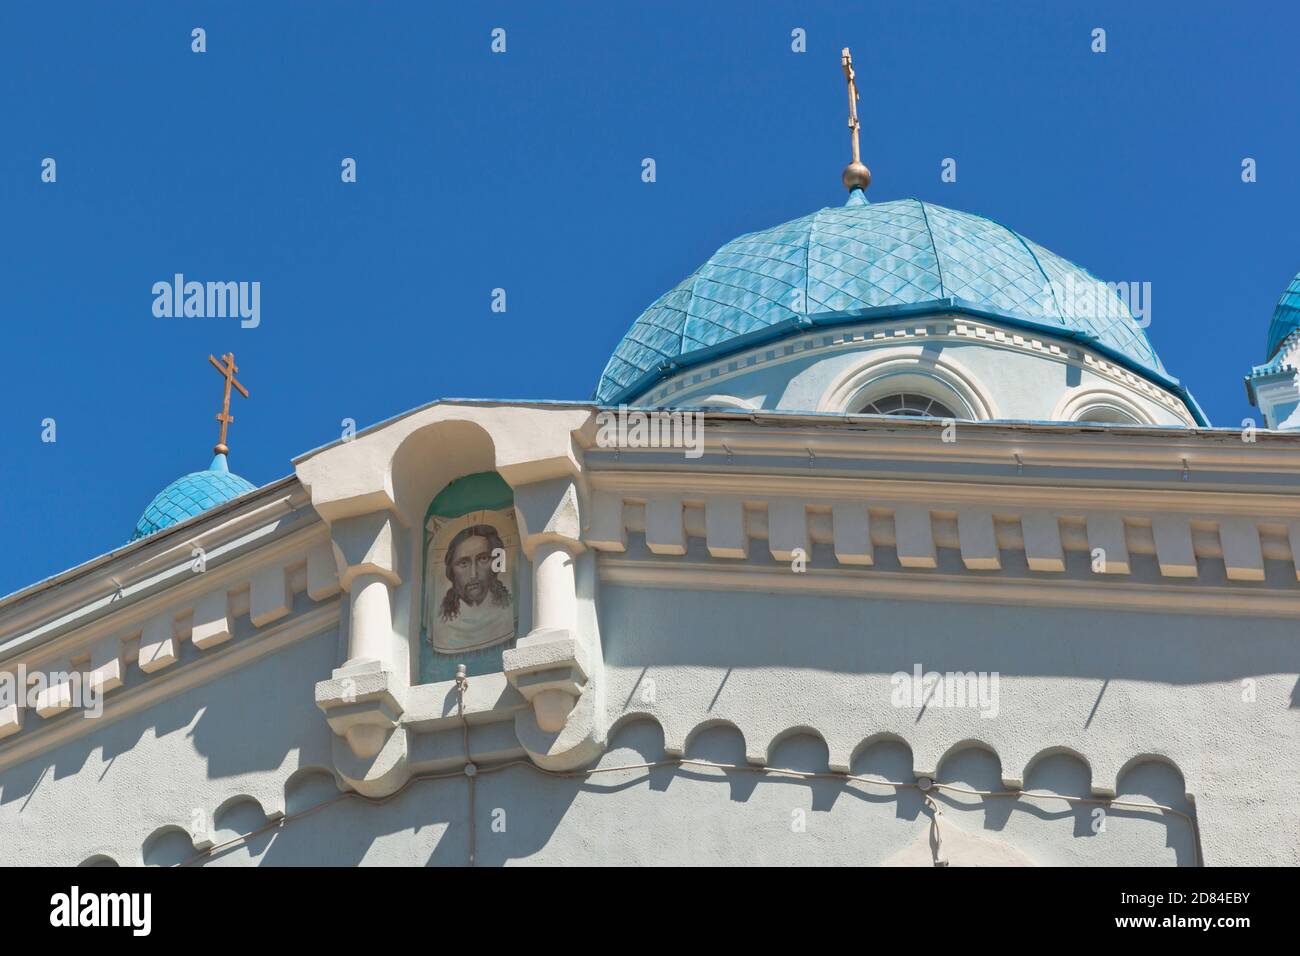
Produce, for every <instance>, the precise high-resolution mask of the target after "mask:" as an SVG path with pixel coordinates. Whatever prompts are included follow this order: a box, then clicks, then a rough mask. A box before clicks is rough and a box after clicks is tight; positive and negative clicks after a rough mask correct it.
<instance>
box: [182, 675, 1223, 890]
mask: <svg viewBox="0 0 1300 956" xmlns="http://www.w3.org/2000/svg"><path fill="white" fill-rule="evenodd" d="M466 683H468V682H466ZM458 715H459V716H460V719H461V726H462V729H463V739H464V743H465V754H466V768H465V769H464V770H460V771H451V772H430V773H423V774H413V775H412V776H411V777H410V778H408V779H407V781H406V782H405V783H404V784H402V786H400V787H398V788H397V789H396V790H394V791H393V792H392V793H390V794H388V795H387V796H384V797H368V796H366V795H364V794H361V793H357V792H356V791H355V790H345V791H343V792H341V793H339V794H337V795H335V796H333V797H330V798H329V799H328V800H324V801H322V802H320V803H318V804H316V805H315V806H312V807H308V808H307V809H305V810H300V811H298V812H296V813H291V814H285V815H284V816H281V817H278V818H277V819H275V820H273V821H271V822H270V823H268V824H266V825H265V826H262V827H258V828H257V829H255V830H252V831H250V832H249V833H246V834H242V835H240V836H237V837H235V838H233V839H231V840H227V841H226V842H225V843H219V844H215V845H213V846H211V847H208V848H207V849H205V850H200V851H199V852H198V853H196V854H195V855H194V856H192V857H190V858H189V859H188V860H184V861H182V862H181V863H179V864H176V865H177V866H192V865H194V864H196V863H199V862H202V861H203V860H205V859H209V858H211V857H213V856H215V855H216V854H217V853H218V852H221V851H224V850H227V849H230V848H233V847H236V846H239V845H240V844H243V843H246V842H247V841H249V840H251V839H252V838H253V837H256V836H259V835H260V834H262V833H266V832H268V831H270V830H277V829H280V828H281V827H283V826H285V825H286V824H288V823H290V822H292V821H294V820H300V819H302V818H303V817H307V816H310V815H311V814H313V813H316V812H317V811H319V810H323V809H324V808H326V807H328V806H331V805H332V804H335V803H338V802H339V801H341V800H349V799H356V800H361V801H363V802H365V803H369V804H373V805H375V806H380V805H383V804H385V803H387V802H388V801H390V800H394V799H396V798H397V797H399V796H400V795H401V794H402V793H403V792H405V790H406V788H407V787H409V786H411V785H412V784H415V783H420V782H423V781H426V780H450V779H454V778H456V777H466V776H468V777H469V793H470V804H469V825H470V834H469V865H470V866H473V865H474V854H475V840H474V781H475V778H476V777H477V776H478V774H485V773H498V772H500V771H502V770H508V769H509V768H511V767H527V768H529V769H530V770H533V771H535V772H537V773H540V774H543V775H544V776H548V777H556V778H559V779H569V780H572V779H589V778H591V777H594V776H597V775H598V774H603V773H626V772H627V771H630V770H647V771H648V770H657V769H661V768H664V767H678V768H680V767H704V768H707V769H710V770H724V771H728V770H729V771H744V772H749V773H759V774H765V775H766V774H770V775H772V776H785V777H795V778H797V779H800V780H837V781H840V782H842V783H849V782H852V783H860V784H866V785H868V786H877V787H884V788H887V789H892V790H894V791H895V792H898V791H902V790H917V791H919V792H920V793H921V795H922V797H923V798H924V799H925V802H926V805H927V807H928V808H929V809H930V811H931V814H932V816H931V827H932V834H933V836H934V838H935V849H934V853H935V865H936V866H947V865H948V864H947V861H946V860H943V859H942V857H941V853H940V845H941V835H940V833H939V821H938V816H939V806H938V804H937V803H935V802H934V800H933V799H932V798H931V797H930V796H929V794H928V793H927V791H928V790H939V791H945V792H948V793H959V794H963V795H966V796H973V797H995V798H1015V799H1024V798H1028V799H1031V800H1064V801H1065V802H1067V803H1070V804H1076V803H1077V804H1091V805H1096V806H1102V807H1120V808H1124V809H1134V810H1144V811H1148V812H1149V811H1152V810H1159V811H1161V812H1162V813H1169V814H1173V815H1174V816H1177V817H1182V818H1183V819H1184V820H1186V821H1187V823H1188V825H1189V826H1190V828H1191V831H1192V836H1193V840H1192V851H1193V854H1194V858H1195V861H1196V863H1195V865H1196V866H1202V865H1203V863H1202V861H1201V833H1200V828H1199V826H1198V825H1197V822H1196V817H1195V816H1193V815H1191V814H1187V813H1183V812H1182V811H1181V810H1177V809H1175V808H1174V807H1169V806H1165V805H1163V804H1159V803H1139V802H1137V801H1133V800H1112V799H1107V798H1099V797H1076V796H1071V795H1069V794H1063V793H1046V792H1038V791H1034V790H974V789H971V788H968V787H960V786H956V785H954V784H949V783H938V782H932V783H930V784H929V785H928V786H927V787H923V786H921V784H919V783H900V782H896V781H891V780H876V779H874V778H872V777H864V776H861V775H860V774H852V773H838V772H835V771H819V770H788V769H785V768H782V767H756V766H750V765H748V764H726V763H715V762H714V761H711V760H699V759H696V758H692V757H670V758H668V759H666V760H655V761H651V762H649V763H635V764H624V765H620V766H617V767H592V768H589V769H585V770H548V769H546V768H545V767H539V766H537V765H536V764H535V763H533V762H532V761H531V760H526V759H523V758H516V759H514V760H506V761H502V762H501V763H498V764H493V765H491V766H489V767H477V766H475V765H474V764H473V763H472V762H471V761H470V760H469V724H468V722H467V721H466V720H465V715H464V690H463V689H462V690H461V691H460V701H459V704H458ZM470 767H473V768H474V770H473V772H472V773H471V772H469V768H470Z"/></svg>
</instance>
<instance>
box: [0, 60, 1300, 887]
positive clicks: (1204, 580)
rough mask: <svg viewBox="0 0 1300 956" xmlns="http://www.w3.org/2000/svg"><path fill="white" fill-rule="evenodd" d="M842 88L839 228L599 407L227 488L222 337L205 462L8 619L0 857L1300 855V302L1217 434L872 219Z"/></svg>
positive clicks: (387, 427)
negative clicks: (1242, 416)
mask: <svg viewBox="0 0 1300 956" xmlns="http://www.w3.org/2000/svg"><path fill="white" fill-rule="evenodd" d="M842 65H843V67H844V71H845V76H846V79H847V81H848V86H849V104H850V111H851V118H850V128H851V130H852V142H853V162H852V163H851V164H850V165H849V166H848V167H847V168H846V169H845V171H844V176H843V180H844V185H845V186H846V187H847V201H844V202H843V204H842V205H841V204H838V203H839V202H841V201H842V199H843V195H844V194H842V193H841V200H834V202H835V203H836V204H834V205H830V206H828V207H827V208H823V209H820V210H817V211H813V212H811V213H808V214H807V215H802V216H800V217H798V218H794V219H791V220H790V221H788V222H784V223H781V224H779V225H773V226H771V227H769V228H764V229H760V230H758V231H756V232H752V233H749V234H747V235H743V236H740V237H738V238H734V239H731V240H730V241H728V242H725V243H724V244H723V245H721V247H720V248H719V249H718V251H717V252H716V253H714V255H713V256H711V257H710V258H709V259H708V260H707V261H706V262H704V263H702V264H701V265H700V266H699V268H697V269H696V270H695V271H694V272H693V273H691V275H689V276H687V277H686V278H684V279H682V281H681V282H680V283H678V284H677V285H676V286H674V287H673V288H671V289H669V290H667V291H665V292H664V294H663V295H662V296H661V297H660V298H659V299H657V300H656V301H655V302H653V303H651V304H650V305H649V307H648V308H647V309H646V310H645V311H644V312H643V313H642V314H641V315H640V317H638V318H636V319H635V321H633V322H631V325H630V328H628V329H627V331H626V334H624V335H623V337H622V339H621V340H620V341H618V343H617V345H616V346H614V348H613V351H612V354H611V355H610V358H609V360H608V363H607V364H606V366H605V367H604V369H603V370H599V369H589V370H586V371H585V372H584V370H582V369H575V370H574V373H575V375H584V374H585V375H587V376H588V381H594V383H595V387H594V392H593V394H592V398H591V400H589V401H532V402H524V401H519V402H515V401H461V400H458V401H431V402H430V403H429V404H427V405H425V406H423V407H420V408H416V409H413V410H411V411H407V412H404V413H402V414H398V415H396V416H394V417H393V418H390V419H389V420H387V421H384V422H380V423H378V424H375V425H373V426H371V427H369V428H365V429H362V430H360V431H357V432H356V434H355V435H352V436H348V438H347V439H345V440H340V441H337V442H335V443H333V444H330V445H327V446H324V447H321V448H316V449H312V450H309V451H305V452H303V453H302V454H299V455H298V456H297V457H296V458H294V459H293V460H292V474H290V475H289V476H288V477H286V478H283V479H282V480H279V481H276V482H273V483H271V484H268V485H265V486H262V487H255V486H253V485H252V484H250V483H249V482H247V481H245V480H244V479H242V478H240V477H238V476H237V475H236V474H235V473H234V472H233V471H232V468H237V467H238V461H237V458H238V456H237V454H236V453H235V452H232V451H231V450H230V448H229V447H227V443H228V442H231V443H235V444H237V442H235V437H236V436H227V434H226V424H227V420H228V419H229V412H230V405H231V402H232V401H235V402H239V401H242V400H244V396H246V395H247V391H246V390H245V389H244V385H243V382H244V379H243V378H242V377H241V376H243V374H244V373H243V372H241V370H240V368H239V367H238V366H237V365H236V363H235V358H234V355H233V354H226V355H224V356H222V357H221V358H220V360H218V359H217V358H216V357H215V356H213V357H212V359H211V361H212V364H213V365H215V366H216V368H217V370H218V372H219V373H220V375H221V378H222V379H223V380H224V385H223V388H224V406H223V412H222V416H219V417H221V419H222V424H221V437H220V441H219V442H218V444H217V447H216V449H215V451H214V457H213V458H212V461H211V464H209V465H208V466H207V467H206V468H205V469H203V470H199V471H195V472H193V473H191V474H187V475H184V476H183V477H180V478H178V479H176V480H175V481H173V482H171V483H170V484H167V485H166V487H164V488H163V489H162V491H160V492H158V494H157V495H156V497H154V498H153V500H152V501H150V502H149V503H148V505H147V506H146V507H145V508H144V511H143V513H142V515H141V517H140V520H139V522H138V523H137V525H136V526H135V528H134V529H129V528H123V529H122V541H123V543H122V544H121V545H120V546H118V547H116V548H115V550H112V551H110V552H109V553H107V554H104V555H102V556H100V557H97V558H94V559H92V560H89V561H87V562H86V563H84V564H81V565H79V566H77V567H75V568H72V569H70V570H68V571H65V572H63V573H61V574H59V575H57V576H55V577H52V578H50V579H48V580H46V581H43V582H40V583H39V584H35V585H33V586H31V587H28V588H26V589H25V590H22V591H19V592H17V593H15V594H12V595H10V596H9V597H7V598H4V599H3V600H0V834H3V839H0V863H4V864H6V865H13V864H60V865H77V864H87V865H119V866H138V865H163V866H171V865H184V866H230V865H303V864H308V865H359V864H382V865H412V866H424V865H449V866H464V865H502V864H519V863H526V864H542V865H567V864H595V865H689V864H703V865H749V864H843V865H882V866H926V867H933V866H988V865H1014V866H1098V865H1127V866H1184V867H1195V866H1202V865H1240V866H1255V865H1262V864H1285V865H1296V864H1300V836H1298V835H1300V805H1298V804H1297V801H1296V800H1295V798H1294V796H1293V793H1292V791H1293V789H1294V786H1295V783H1296V781H1297V780H1300V685H1298V683H1297V681H1298V679H1300V430H1296V429H1298V428H1300V388H1297V384H1296V368H1297V364H1296V363H1297V354H1298V353H1300V277H1298V278H1297V279H1296V281H1295V282H1293V283H1292V284H1291V286H1290V288H1288V289H1287V290H1286V292H1285V293H1284V294H1283V296H1282V300H1281V302H1280V303H1279V305H1278V307H1277V310H1276V312H1275V314H1274V315H1273V317H1272V325H1271V326H1270V327H1268V335H1267V343H1268V344H1267V351H1266V353H1265V354H1264V356H1263V359H1264V362H1263V364H1262V365H1260V366H1258V367H1256V368H1254V369H1253V370H1251V371H1250V374H1249V376H1248V377H1247V378H1246V389H1247V392H1248V394H1249V396H1250V398H1251V400H1252V402H1254V403H1255V404H1256V405H1257V406H1258V407H1259V408H1260V410H1261V414H1262V416H1263V421H1261V423H1260V424H1259V427H1258V428H1256V427H1253V426H1251V425H1249V424H1248V425H1246V426H1243V427H1238V425H1237V423H1231V424H1232V427H1230V428H1215V427H1212V426H1211V425H1210V423H1209V422H1208V421H1207V420H1206V418H1205V415H1204V414H1203V413H1202V411H1201V409H1200V408H1199V407H1198V406H1197V404H1196V401H1195V399H1194V398H1193V397H1192V394H1191V392H1190V391H1189V390H1188V388H1187V387H1186V386H1185V385H1184V384H1183V383H1182V382H1180V381H1179V380H1178V379H1177V378H1176V377H1175V376H1174V374H1173V372H1174V371H1176V370H1169V369H1166V368H1165V366H1164V364H1163V363H1162V362H1161V360H1160V357H1159V356H1158V355H1157V354H1156V352H1155V350H1154V348H1153V347H1152V345H1151V342H1150V341H1149V340H1148V338H1147V335H1146V332H1145V330H1144V328H1143V322H1142V321H1141V320H1140V318H1137V317H1135V316H1134V314H1133V310H1132V309H1131V307H1130V304H1129V303H1128V302H1127V301H1126V299H1125V296H1124V294H1123V290H1122V289H1117V287H1116V286H1115V285H1113V284H1107V283H1105V282H1103V281H1101V280H1099V279H1097V278H1095V277H1094V276H1093V275H1092V274H1090V273H1089V272H1088V271H1087V270H1086V269H1085V268H1084V267H1083V266H1081V265H1076V264H1075V263H1072V262H1069V261H1067V260H1066V259H1064V258H1062V257H1060V256H1058V255H1056V254H1054V253H1053V252H1051V251H1050V250H1049V249H1048V248H1047V247H1045V246H1043V245H1039V243H1038V241H1037V240H1038V239H1042V240H1044V241H1047V242H1050V241H1051V237H1049V236H1036V237H1034V238H1033V239H1031V238H1028V237H1026V236H1023V235H1021V234H1020V233H1018V232H1016V231H1014V230H1013V229H1011V228H1008V227H1007V226H1003V225H1000V224H999V223H996V222H993V221H991V220H989V219H985V218H982V217H980V216H976V215H972V214H969V213H965V212H961V211H958V210H954V209H948V208H945V207H943V206H940V205H937V204H935V203H933V202H931V201H929V200H928V199H924V198H897V199H880V200H877V199H875V198H873V199H872V200H870V201H869V200H868V198H867V191H868V186H869V184H870V181H871V176H870V173H869V172H868V171H867V168H866V166H865V165H863V163H862V162H861V159H860V158H859V155H858V142H857V111H856V86H855V81H854V76H853V67H852V61H851V58H850V57H849V56H848V51H847V50H846V51H844V56H843V64H842ZM828 198H829V197H828ZM725 238H726V237H723V236H719V237H718V240H719V241H722V240H723V239H725ZM628 318H629V319H630V318H631V316H629V317H628ZM1267 321H1268V317H1267V316H1260V317H1259V327H1260V331H1261V336H1262V334H1263V332H1264V329H1265V326H1266V324H1267ZM199 360H200V361H201V360H202V356H199ZM248 371H253V370H251V369H249V370H248ZM209 374H210V373H209ZM252 380H253V379H252V377H250V378H249V381H250V383H251V382H252ZM214 384H215V382H214ZM241 393H242V394H241ZM196 444H197V443H196ZM198 450H199V449H198V448H197V447H196V452H197V451H198ZM292 451H293V449H286V456H287V455H288V454H290V453H291V452H292ZM205 460H206V456H204V457H203V458H201V459H199V460H197V461H196V465H197V464H202V463H203V461H205ZM161 477H164V476H160V478H161ZM161 483H162V482H161V481H160V484H161ZM142 491H144V492H145V493H144V494H142V495H141V498H142V501H143V500H145V499H147V498H148V494H147V491H148V490H147V489H142Z"/></svg>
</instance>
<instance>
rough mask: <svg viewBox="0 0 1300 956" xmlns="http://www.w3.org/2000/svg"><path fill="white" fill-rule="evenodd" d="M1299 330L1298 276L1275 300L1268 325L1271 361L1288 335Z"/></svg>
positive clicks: (1269, 356) (1299, 297) (1299, 281)
mask: <svg viewBox="0 0 1300 956" xmlns="http://www.w3.org/2000/svg"><path fill="white" fill-rule="evenodd" d="M1296 329H1300V275H1297V276H1296V277H1295V278H1294V279H1292V280H1291V284H1290V285H1289V286H1287V287H1286V291H1285V292H1283V293H1282V298H1280V299H1278V300H1277V308H1276V309H1274V310H1273V321H1272V322H1270V323H1269V325H1268V355H1267V356H1266V358H1269V359H1271V358H1272V357H1273V356H1274V355H1275V354H1276V353H1277V350H1278V349H1279V348H1281V347H1282V342H1283V341H1284V340H1285V339H1286V337H1287V336H1288V335H1290V334H1291V333H1292V332H1294V331H1295V330H1296Z"/></svg>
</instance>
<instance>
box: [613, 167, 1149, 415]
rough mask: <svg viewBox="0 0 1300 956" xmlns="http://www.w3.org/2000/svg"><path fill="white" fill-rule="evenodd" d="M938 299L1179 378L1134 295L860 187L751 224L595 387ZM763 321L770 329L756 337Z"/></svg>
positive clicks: (945, 214) (629, 385)
mask: <svg viewBox="0 0 1300 956" xmlns="http://www.w3.org/2000/svg"><path fill="white" fill-rule="evenodd" d="M1056 289H1066V290H1070V289H1077V290H1079V293H1083V292H1085V291H1087V292H1092V293H1093V294H1099V293H1100V291H1101V290H1106V294H1107V295H1108V297H1109V300H1110V301H1111V302H1112V303H1113V307H1112V308H1110V309H1109V310H1101V309H1097V308H1087V307H1086V305H1087V303H1088V299H1087V296H1086V295H1084V294H1079V293H1073V294H1074V295H1075V298H1074V299H1073V300H1071V299H1069V298H1066V297H1065V296H1061V297H1060V298H1062V299H1065V301H1059V300H1058V296H1057V294H1056V293H1055V290H1056ZM1098 301H1100V300H1098ZM928 305H933V307H934V309H935V311H941V310H943V309H945V308H953V307H954V306H956V307H962V308H966V309H968V310H975V311H977V312H979V313H981V314H992V315H994V316H1000V317H1004V318H1009V319H1013V320H1017V321H1019V323H1020V324H1022V325H1029V326H1033V327H1040V328H1042V329H1043V331H1045V332H1048V333H1049V334H1050V333H1052V332H1056V333H1057V334H1062V333H1063V334H1065V335H1068V336H1070V337H1073V338H1078V339H1081V340H1083V341H1086V342H1089V343H1090V344H1093V345H1095V346H1099V347H1100V348H1101V349H1102V350H1105V351H1107V352H1109V353H1110V354H1111V355H1113V356H1115V357H1117V358H1118V359H1119V360H1120V361H1121V362H1124V363H1125V364H1128V365H1131V366H1132V367H1133V368H1134V369H1135V370H1137V371H1140V372H1145V373H1147V374H1153V375H1154V376H1155V377H1157V378H1160V379H1163V378H1165V377H1166V376H1165V372H1164V367H1163V366H1162V365H1161V363H1160V359H1159V357H1158V356H1157V355H1156V353H1155V349H1153V348H1152V347H1151V343H1150V342H1149V341H1148V340H1147V337H1146V333H1145V332H1143V330H1142V329H1141V328H1140V327H1139V326H1138V325H1137V323H1136V322H1135V321H1134V320H1133V318H1132V315H1131V314H1130V313H1129V310H1128V307H1127V306H1126V305H1125V304H1124V303H1123V301H1122V300H1120V299H1119V297H1118V296H1115V295H1114V294H1113V291H1111V290H1107V289H1106V286H1104V285H1103V284H1102V283H1101V282H1100V280H1098V279H1097V278H1096V277H1094V276H1093V275H1091V274H1090V273H1088V272H1087V271H1086V270H1084V269H1081V268H1080V267H1079V266H1076V265H1074V264H1073V263H1071V262H1068V261H1067V260H1065V259H1062V258H1061V257H1060V256H1057V255H1055V254H1054V253H1052V252H1049V251H1048V250H1047V249H1044V248H1043V247H1042V246H1040V245H1037V244H1036V243H1033V242H1031V241H1029V240H1028V239H1026V238H1025V237H1024V236H1021V235H1020V234H1019V233H1016V232H1013V231H1012V230H1010V229H1008V228H1007V227H1005V226H1003V225H1000V224H999V223H996V222H993V221H992V220H991V219H985V218H983V217H981V216H975V215H971V214H969V213H964V212H957V211H956V210H953V209H946V208H944V207H943V206H936V205H934V204H933V203H926V202H921V201H920V200H917V199H897V200H892V201H890V202H881V203H869V202H867V200H866V198H865V197H864V196H863V194H862V192H861V191H860V190H854V191H853V192H852V193H850V195H849V201H848V203H847V204H846V205H844V206H841V207H832V208H828V209H822V210H821V211H819V212H815V213H813V214H812V215H810V216H804V217H803V218H802V219H795V220H794V221H792V222H787V223H784V224H782V225H779V226H773V227H772V228H771V229H764V230H761V231H759V232H753V233H749V234H748V235H744V236H741V237H740V238H738V239H733V240H732V241H731V242H729V243H727V244H726V245H725V246H723V247H722V248H721V249H719V250H718V251H717V252H716V253H714V254H713V256H712V257H710V258H709V260H708V261H707V262H706V263H704V265H702V266H700V268H698V269H696V270H695V272H694V273H692V274H691V275H690V276H688V277H687V278H686V279H685V280H683V281H682V282H681V283H680V284H679V285H678V286H677V287H676V288H674V289H672V290H671V291H670V292H668V293H666V294H665V295H663V296H661V297H660V298H659V300H658V301H656V302H655V303H654V304H653V305H651V306H650V308H648V309H647V310H646V311H645V312H644V313H643V314H642V315H641V317H640V318H639V319H637V320H636V322H634V323H633V325H632V328H631V329H630V330H629V331H628V332H627V334H626V335H625V336H624V337H623V339H622V341H620V342H619V343H618V346H617V348H615V349H614V354H613V356H612V357H611V358H610V360H609V364H608V365H607V366H606V367H605V371H604V373H603V374H602V375H601V378H600V383H599V384H598V385H597V387H596V393H595V398H596V400H597V401H598V402H602V403H605V404H617V403H619V402H623V401H627V400H630V399H632V398H634V397H636V396H637V395H638V394H641V393H643V392H644V391H645V390H646V389H648V388H649V387H650V386H651V385H652V384H654V382H655V381H656V380H657V379H658V378H661V377H663V376H665V375H669V374H672V373H673V372H674V371H676V370H678V369H681V368H683V367H686V366H689V365H691V364H693V363H694V362H696V361H700V360H702V359H704V358H715V357H717V356H718V354H719V353H720V352H722V351H726V350H728V349H729V348H743V347H746V345H747V343H748V342H752V341H753V340H754V338H761V337H762V335H761V334H762V333H767V334H772V333H777V334H779V333H780V330H781V329H782V328H785V327H786V326H791V327H793V329H797V327H798V326H799V323H805V324H816V323H817V322H819V321H827V320H833V321H853V320H857V319H859V318H860V319H863V320H870V319H873V318H882V319H883V318H888V317H889V313H890V310H899V309H911V310H916V311H919V310H922V309H924V308H926V306H928ZM796 310H798V311H796ZM774 327H777V328H774ZM793 329H792V330H793ZM751 333H760V334H759V335H756V336H754V337H751V338H743V337H746V336H750V334H751ZM736 340H741V341H736Z"/></svg>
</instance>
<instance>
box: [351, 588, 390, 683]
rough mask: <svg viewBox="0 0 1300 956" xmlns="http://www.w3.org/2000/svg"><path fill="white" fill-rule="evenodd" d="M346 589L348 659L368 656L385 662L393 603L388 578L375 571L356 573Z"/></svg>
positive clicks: (364, 658)
mask: <svg viewBox="0 0 1300 956" xmlns="http://www.w3.org/2000/svg"><path fill="white" fill-rule="evenodd" d="M350 592H351V597H352V616H351V618H350V619H349V621H350V626H349V628H348V662H349V663H351V662H353V661H359V660H367V659H368V660H376V661H380V662H383V663H388V660H387V655H388V647H389V645H390V644H391V643H392V639H393V609H392V604H393V602H392V595H391V593H390V592H389V583H388V580H387V579H386V578H384V577H381V576H380V575H378V574H358V575H357V576H356V577H354V578H353V579H352V586H351V589H350Z"/></svg>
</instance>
